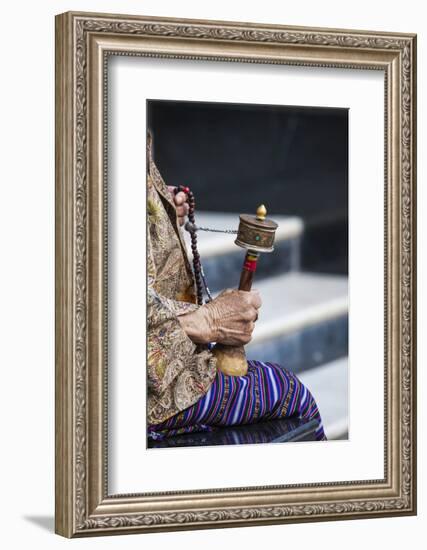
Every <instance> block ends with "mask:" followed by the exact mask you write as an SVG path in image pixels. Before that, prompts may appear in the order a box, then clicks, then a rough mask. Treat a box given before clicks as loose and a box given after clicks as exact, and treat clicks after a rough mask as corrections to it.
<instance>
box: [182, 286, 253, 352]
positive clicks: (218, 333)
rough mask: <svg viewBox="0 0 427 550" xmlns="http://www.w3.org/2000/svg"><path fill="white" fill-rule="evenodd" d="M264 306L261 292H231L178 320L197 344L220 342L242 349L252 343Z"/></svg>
mask: <svg viewBox="0 0 427 550" xmlns="http://www.w3.org/2000/svg"><path fill="white" fill-rule="evenodd" d="M260 307H261V297H260V295H259V292H258V291H257V290H251V291H250V292H246V291H243V290H231V289H227V290H224V291H223V292H221V294H219V295H218V296H217V297H216V298H214V299H213V300H212V301H211V302H209V303H207V304H205V305H203V306H201V307H199V309H197V310H196V311H193V312H191V313H186V314H184V315H180V316H179V317H178V320H179V322H180V324H181V326H182V328H183V329H184V331H185V332H186V333H187V335H188V336H189V338H191V340H192V341H193V342H194V343H196V344H207V343H209V342H219V343H221V344H226V345H230V346H238V345H244V344H247V343H248V342H250V341H251V339H252V332H253V330H254V326H255V321H256V320H257V318H258V309H259V308H260Z"/></svg>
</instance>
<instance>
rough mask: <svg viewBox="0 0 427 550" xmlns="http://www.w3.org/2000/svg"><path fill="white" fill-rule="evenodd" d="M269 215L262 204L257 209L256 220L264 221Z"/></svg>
mask: <svg viewBox="0 0 427 550" xmlns="http://www.w3.org/2000/svg"><path fill="white" fill-rule="evenodd" d="M266 215H267V209H266V207H265V206H264V205H263V204H260V205H259V206H258V208H257V209H256V219H257V220H261V221H264V220H265V217H266Z"/></svg>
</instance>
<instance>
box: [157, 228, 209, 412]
mask: <svg viewBox="0 0 427 550" xmlns="http://www.w3.org/2000/svg"><path fill="white" fill-rule="evenodd" d="M147 244H148V251H147V269H148V289H147V293H148V296H147V346H148V365H147V368H148V389H149V391H151V392H153V394H155V395H156V396H157V397H159V396H161V395H162V394H169V396H167V395H164V397H165V398H166V397H168V399H171V398H173V399H174V400H175V401H177V400H179V399H184V401H186V400H187V401H188V402H190V401H191V400H193V402H194V401H195V400H196V399H197V398H198V397H200V395H201V394H202V393H203V391H204V390H205V388H204V387H203V385H200V384H199V385H198V387H197V386H194V384H193V381H194V380H197V378H199V379H200V377H201V375H202V373H203V372H204V370H206V367H207V366H208V364H209V363H211V364H210V365H209V367H210V368H209V369H208V371H210V372H207V373H206V374H207V377H206V380H205V382H206V384H207V385H209V384H208V383H209V382H210V381H212V379H213V373H214V369H213V366H214V365H213V364H212V357H211V354H210V352H209V351H207V350H202V351H200V352H198V351H197V346H196V344H194V343H193V341H192V340H191V339H190V338H189V337H188V336H187V334H186V333H185V331H184V330H183V329H182V327H181V324H180V323H179V321H178V316H179V315H182V314H184V313H188V312H189V311H194V310H196V309H197V308H198V307H199V306H198V305H196V304H192V303H187V302H181V301H178V300H171V299H169V298H165V297H164V296H162V295H160V294H159V293H158V292H156V290H155V288H154V283H155V277H156V273H155V262H154V259H153V252H152V247H151V245H150V237H148V243H147ZM203 366H204V368H203ZM200 367H202V368H200ZM202 378H203V377H202ZM184 380H185V381H186V383H183V382H184ZM206 387H207V386H206ZM180 393H181V395H180ZM177 405H178V408H179V403H178V404H177Z"/></svg>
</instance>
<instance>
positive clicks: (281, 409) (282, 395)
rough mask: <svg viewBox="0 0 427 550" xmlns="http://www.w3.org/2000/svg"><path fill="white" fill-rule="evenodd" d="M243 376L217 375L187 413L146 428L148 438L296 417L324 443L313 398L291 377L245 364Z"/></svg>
mask: <svg viewBox="0 0 427 550" xmlns="http://www.w3.org/2000/svg"><path fill="white" fill-rule="evenodd" d="M248 365H249V368H248V373H247V374H246V376H227V375H225V374H223V373H222V372H218V373H217V375H216V378H215V380H214V382H213V383H212V385H211V387H210V388H209V390H208V392H207V393H206V394H205V395H204V396H203V397H202V398H201V399H199V401H197V402H196V403H195V404H194V405H191V406H190V407H188V408H187V409H185V410H183V411H181V412H179V413H177V414H175V415H174V416H172V417H171V418H168V419H167V420H165V421H164V422H162V423H160V424H151V425H149V426H148V437H151V438H152V439H161V438H164V437H168V436H171V435H177V434H180V433H189V432H194V431H205V430H212V429H215V427H218V426H233V425H238V424H252V423H254V422H258V421H260V420H263V421H264V420H272V419H274V418H285V417H300V418H306V419H308V420H312V419H316V420H317V421H318V424H319V425H318V427H317V429H316V439H317V440H319V441H321V440H326V435H325V432H324V430H323V426H322V419H321V417H320V413H319V410H318V408H317V405H316V402H315V400H314V397H313V396H312V394H311V393H310V391H309V390H308V388H307V387H306V386H304V385H303V384H302V383H301V381H300V380H299V379H298V378H297V376H296V375H295V374H293V373H292V372H290V371H288V370H286V369H285V368H283V367H281V366H280V365H277V364H275V363H263V362H261V361H252V360H250V361H248Z"/></svg>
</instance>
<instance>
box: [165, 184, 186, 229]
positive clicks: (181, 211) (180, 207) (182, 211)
mask: <svg viewBox="0 0 427 550" xmlns="http://www.w3.org/2000/svg"><path fill="white" fill-rule="evenodd" d="M168 189H169V192H170V194H171V195H172V197H173V202H174V204H175V208H176V215H177V216H178V223H179V225H184V223H185V216H188V209H189V207H188V203H187V202H186V200H187V195H186V194H185V193H184V192H183V191H180V192H179V193H177V194H176V195H175V189H176V187H174V186H173V185H168Z"/></svg>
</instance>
